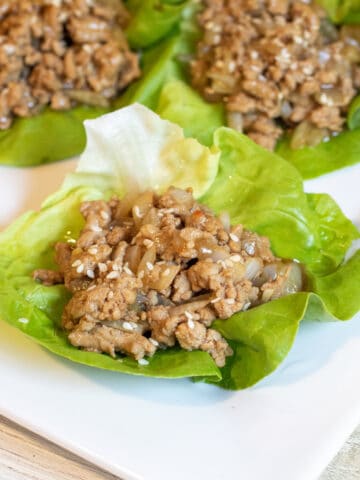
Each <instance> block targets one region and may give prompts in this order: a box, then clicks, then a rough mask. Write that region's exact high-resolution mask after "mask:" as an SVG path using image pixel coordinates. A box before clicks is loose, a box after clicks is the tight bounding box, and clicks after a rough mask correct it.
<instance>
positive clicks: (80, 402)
mask: <svg viewBox="0 0 360 480" xmlns="http://www.w3.org/2000/svg"><path fill="white" fill-rule="evenodd" d="M73 165H74V163H73V162H61V163H58V164H55V165H51V166H48V167H39V168H34V169H24V170H17V169H10V168H0V204H1V211H0V226H5V225H6V224H7V223H9V222H10V221H11V220H12V219H13V218H14V217H15V216H17V215H18V214H19V213H20V212H22V211H24V210H27V209H28V208H34V207H35V208H36V207H38V206H39V203H40V200H41V199H43V198H45V196H46V195H48V194H49V193H51V192H53V191H54V190H55V189H56V188H57V187H58V186H59V185H60V183H61V180H62V178H63V176H64V174H65V173H66V172H67V171H69V170H71V169H72V168H73ZM359 184H360V165H357V166H355V167H351V168H348V169H344V170H342V171H340V172H337V173H334V174H331V175H327V176H324V177H322V178H321V179H317V180H313V181H311V182H307V190H308V191H318V192H320V191H322V192H328V193H331V194H332V195H333V196H334V197H335V198H336V200H337V201H338V202H339V204H340V206H341V207H342V208H343V209H344V211H345V212H346V214H347V215H348V216H349V217H350V218H351V219H352V220H353V221H355V222H357V223H358V224H359V221H360V202H359V200H358V199H359V194H358V188H359ZM359 290H360V286H359ZM359 294H360V293H359ZM359 365H360V315H357V317H356V318H354V319H353V320H352V321H350V322H343V323H342V322H338V323H329V324H320V323H308V324H304V325H302V327H301V329H300V333H299V335H298V338H297V340H296V342H295V345H294V348H293V349H292V351H291V353H290V355H289V356H288V358H287V359H286V361H285V362H284V363H283V364H282V365H281V366H280V368H279V369H278V370H277V371H276V372H275V373H274V374H273V375H271V376H269V377H268V378H267V379H265V380H264V381H262V382H261V383H260V384H258V385H257V386H255V387H253V388H251V389H248V390H245V391H240V392H228V391H224V390H221V389H219V388H217V387H213V386H208V385H204V384H199V383H196V384H194V383H192V382H191V381H189V380H154V379H148V378H141V377H130V376H125V375H121V374H117V373H113V372H106V371H102V370H96V369H92V368H89V367H85V366H81V365H77V364H74V363H71V362H70V361H67V360H64V359H61V358H59V357H56V356H55V355H52V354H50V353H48V352H47V351H46V350H44V349H43V348H41V347H39V346H38V345H36V344H35V343H33V342H32V341H31V340H29V339H28V338H26V337H25V336H23V335H22V334H21V333H20V332H18V331H16V330H15V329H13V328H11V327H9V326H8V325H7V324H5V323H3V322H2V323H1V324H0V392H1V393H0V413H1V414H3V415H5V416H7V417H9V418H11V419H13V420H15V421H16V422H18V423H20V424H22V425H24V426H26V427H28V428H30V429H32V430H34V431H35V432H37V433H39V434H41V435H43V436H44V437H46V438H48V439H50V440H52V441H54V442H56V443H58V444H60V445H62V446H64V447H65V448H68V449H69V450H72V451H74V452H76V453H77V454H79V455H81V456H83V457H85V458H87V459H88V460H90V461H91V462H93V463H96V464H98V465H99V466H101V467H103V468H105V469H107V470H109V471H111V472H113V473H115V474H117V475H119V476H121V477H122V478H123V479H142V478H143V479H146V480H168V479H170V478H171V479H172V480H180V479H196V480H203V479H204V480H205V479H206V480H222V479H224V480H228V479H236V478H243V479H245V480H263V479H267V480H272V479H274V480H275V479H276V480H300V479H301V480H311V479H316V478H317V477H318V475H319V474H320V473H321V471H322V470H323V468H325V467H326V465H327V463H328V462H329V461H330V460H331V458H332V457H333V455H334V454H335V453H336V452H337V450H338V449H340V448H341V446H342V444H343V442H344V441H345V439H346V437H347V436H348V435H349V434H350V433H351V431H352V430H353V429H354V428H355V427H356V426H357V425H358V423H359V421H360V368H359Z"/></svg>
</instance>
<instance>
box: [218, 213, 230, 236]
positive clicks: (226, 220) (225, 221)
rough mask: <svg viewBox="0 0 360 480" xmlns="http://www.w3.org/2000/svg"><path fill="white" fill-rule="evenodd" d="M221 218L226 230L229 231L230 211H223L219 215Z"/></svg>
mask: <svg viewBox="0 0 360 480" xmlns="http://www.w3.org/2000/svg"><path fill="white" fill-rule="evenodd" d="M219 220H220V222H221V223H222V224H223V227H224V230H226V231H227V232H229V231H230V215H229V214H228V212H221V213H220V215H219Z"/></svg>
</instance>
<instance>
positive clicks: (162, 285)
mask: <svg viewBox="0 0 360 480" xmlns="http://www.w3.org/2000/svg"><path fill="white" fill-rule="evenodd" d="M179 270H180V265H171V264H166V263H165V264H164V265H160V274H159V277H158V278H157V279H156V280H153V281H152V280H151V281H149V282H147V286H148V287H149V288H151V289H153V290H157V291H159V292H161V291H163V290H166V289H167V288H168V287H170V285H171V284H172V282H173V280H174V278H175V277H176V275H177V274H178V273H179Z"/></svg>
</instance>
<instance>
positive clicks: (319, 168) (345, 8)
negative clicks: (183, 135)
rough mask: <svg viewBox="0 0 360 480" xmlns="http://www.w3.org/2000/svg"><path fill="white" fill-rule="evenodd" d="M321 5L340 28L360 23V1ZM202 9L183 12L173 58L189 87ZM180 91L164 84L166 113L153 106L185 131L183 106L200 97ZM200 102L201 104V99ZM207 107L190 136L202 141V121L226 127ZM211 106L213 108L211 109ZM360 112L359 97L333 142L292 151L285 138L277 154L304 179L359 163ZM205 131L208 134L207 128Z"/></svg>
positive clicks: (328, 0) (217, 111)
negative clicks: (198, 14)
mask: <svg viewBox="0 0 360 480" xmlns="http://www.w3.org/2000/svg"><path fill="white" fill-rule="evenodd" d="M318 3H319V4H320V5H322V6H323V7H324V8H325V10H326V11H327V12H328V14H329V17H330V18H331V20H332V21H333V22H334V23H336V24H338V25H341V24H344V23H352V24H357V23H359V24H360V2H359V1H358V0H348V1H339V0H318ZM199 8H200V7H199V5H198V4H194V5H191V6H190V7H188V8H185V9H184V11H183V16H182V20H181V22H180V24H181V28H180V30H181V34H180V36H179V39H178V44H179V47H178V49H179V51H180V54H177V56H175V58H173V62H176V60H177V63H178V66H179V67H180V68H182V75H178V76H177V79H180V80H183V81H185V82H186V83H187V84H188V85H189V84H190V79H189V75H188V68H187V62H186V61H185V62H184V61H183V59H184V58H185V59H186V58H187V57H188V55H189V54H190V55H191V54H192V53H193V52H194V51H195V47H196V43H197V41H198V39H199V37H200V35H201V34H200V31H199V29H198V26H197V22H196V14H197V12H198V11H199ZM179 91H180V89H179V84H172V85H165V86H164V92H163V95H164V96H165V97H166V98H167V110H166V111H165V112H163V111H162V102H161V100H159V102H160V103H159V104H157V105H156V106H152V108H154V107H155V111H156V112H158V113H159V114H161V115H162V116H164V118H168V119H170V120H172V121H176V122H177V123H179V124H180V125H181V126H182V127H183V128H188V129H189V127H188V125H189V122H188V118H187V113H186V112H184V114H183V113H182V110H183V105H184V104H187V103H188V101H187V98H188V96H189V97H193V98H194V96H199V95H198V94H197V93H196V92H195V91H194V90H193V89H192V87H188V91H187V92H185V90H184V87H183V92H182V95H181V96H180V95H179ZM169 99H171V101H169ZM198 101H199V102H200V99H199V100H198ZM177 102H179V104H177ZM202 103H203V104H205V103H206V102H205V101H204V100H203V101H202ZM207 105H208V106H209V110H208V112H207V115H202V111H201V109H200V108H199V107H195V108H194V112H193V116H194V117H195V116H196V118H197V124H196V128H197V131H193V132H190V133H189V134H190V135H195V136H197V138H199V139H200V137H199V136H198V135H197V134H198V132H199V131H200V130H201V129H202V122H206V124H207V126H209V125H211V126H213V128H216V127H217V126H219V120H220V121H222V125H225V124H226V120H225V115H224V112H223V110H222V107H221V106H220V105H214V104H209V103H208V104H207ZM211 106H212V107H213V109H211ZM198 108H199V109H198ZM359 109H360V100H359V97H357V98H355V99H354V100H353V102H352V104H351V105H350V108H349V111H348V118H347V125H346V126H345V130H344V131H343V132H342V133H340V134H339V135H337V136H334V137H332V138H331V139H330V141H327V142H322V143H320V144H319V145H317V146H315V147H303V148H300V149H292V148H291V147H290V141H289V138H288V137H287V136H284V137H283V138H282V139H281V140H280V141H279V142H278V145H277V147H276V152H277V153H278V154H279V155H281V156H282V157H283V158H285V159H286V160H287V161H289V162H290V163H292V164H293V165H294V166H295V167H296V168H297V169H298V171H299V172H300V173H301V175H302V177H303V178H304V179H309V178H314V177H318V176H320V175H323V174H325V173H329V172H332V171H334V170H337V169H339V168H343V167H346V166H350V165H353V164H355V163H358V162H359V161H360V160H359V159H360V120H359V116H360V115H359ZM190 125H191V126H193V125H194V124H193V123H190ZM194 126H195V125H194ZM191 128H192V127H190V129H191ZM204 130H205V131H206V128H204Z"/></svg>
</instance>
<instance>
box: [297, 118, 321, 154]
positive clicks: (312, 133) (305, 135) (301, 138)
mask: <svg viewBox="0 0 360 480" xmlns="http://www.w3.org/2000/svg"><path fill="white" fill-rule="evenodd" d="M328 136H329V131H328V130H327V129H326V128H317V127H315V126H314V125H312V124H311V123H310V122H308V121H306V120H305V121H303V122H301V123H300V124H299V125H298V126H297V127H296V128H295V129H294V131H293V133H292V136H291V140H290V147H291V148H292V149H294V150H296V149H298V148H303V147H306V146H309V147H315V146H316V145H318V144H319V143H321V142H322V141H323V140H324V139H325V138H327V137H328Z"/></svg>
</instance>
